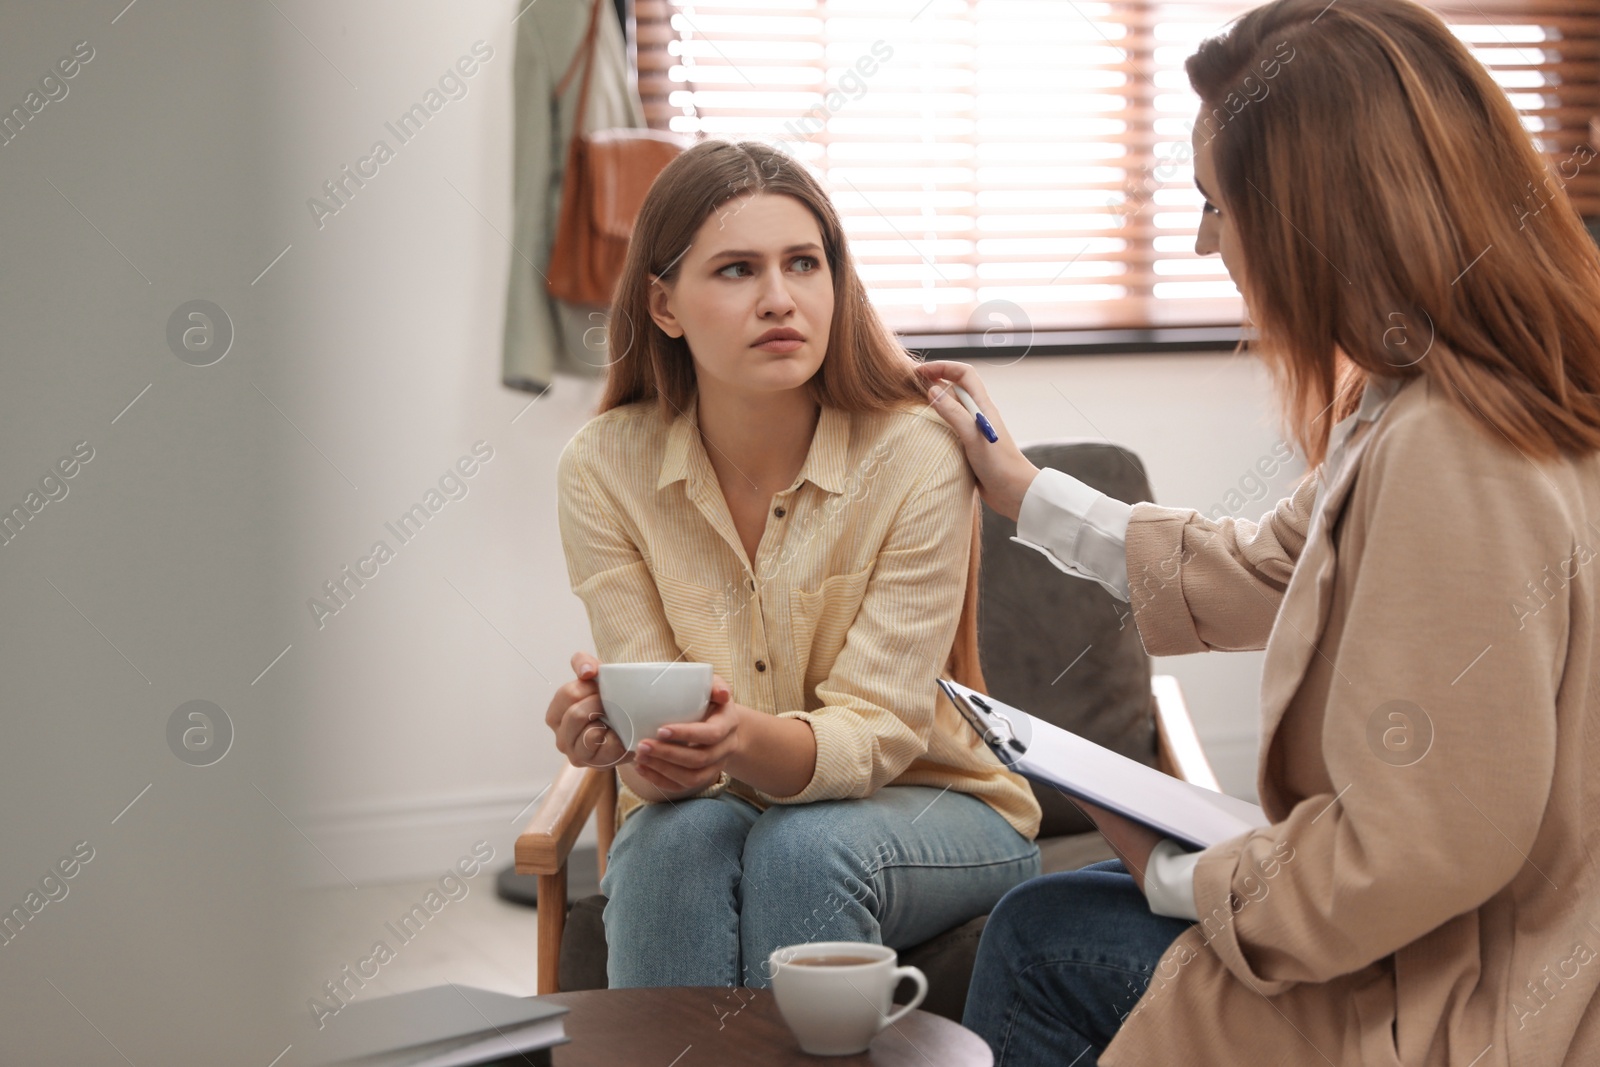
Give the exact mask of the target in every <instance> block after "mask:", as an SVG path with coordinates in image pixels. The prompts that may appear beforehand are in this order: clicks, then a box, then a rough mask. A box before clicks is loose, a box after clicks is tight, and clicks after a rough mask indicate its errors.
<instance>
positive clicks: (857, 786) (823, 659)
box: [546, 141, 1039, 987]
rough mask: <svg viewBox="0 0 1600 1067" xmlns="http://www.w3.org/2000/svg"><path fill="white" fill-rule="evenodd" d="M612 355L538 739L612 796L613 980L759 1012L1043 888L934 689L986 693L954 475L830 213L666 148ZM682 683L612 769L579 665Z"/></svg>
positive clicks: (613, 332) (754, 168) (566, 523)
mask: <svg viewBox="0 0 1600 1067" xmlns="http://www.w3.org/2000/svg"><path fill="white" fill-rule="evenodd" d="M609 331H610V336H609V342H610V348H611V351H612V353H613V355H614V358H615V363H614V364H613V365H612V366H611V368H610V370H609V378H608V381H607V385H606V392H605V396H604V399H603V400H602V402H601V405H600V408H601V413H600V414H599V415H598V416H597V417H596V418H595V419H593V420H592V421H591V422H590V423H589V424H588V425H586V426H585V427H584V428H583V429H582V430H580V431H579V432H578V434H577V435H576V436H575V437H574V438H573V439H572V441H571V442H570V443H569V444H568V446H567V448H566V450H565V451H564V452H563V454H562V457H561V463H560V470H559V483H560V485H559V491H560V501H561V531H562V541H563V546H564V548H565V551H566V556H567V565H568V571H569V574H570V577H571V580H572V586H573V589H574V591H575V592H577V594H578V595H579V597H581V598H582V599H583V601H584V604H585V606H586V607H587V609H588V613H589V621H590V625H591V629H592V631H593V635H594V640H595V646H596V650H597V652H598V654H599V655H598V658H596V657H594V656H589V655H588V654H586V653H579V654H578V655H576V656H574V657H573V661H572V663H573V670H574V673H575V674H576V676H577V677H576V678H575V679H574V680H573V681H571V682H568V683H566V684H564V685H563V686H561V688H560V689H559V690H558V691H557V693H556V695H555V697H554V698H553V700H552V701H551V703H550V706H549V709H548V712H547V715H546V721H547V722H548V724H549V725H550V727H551V729H552V730H553V731H554V732H555V736H556V744H557V746H558V747H559V748H560V750H561V751H562V752H563V753H565V754H566V755H567V757H568V759H570V760H571V761H572V762H573V763H574V764H577V765H580V766H593V767H613V766H615V767H616V768H617V772H618V774H619V776H620V779H621V788H620V800H619V804H618V818H619V821H620V826H619V828H618V831H617V836H616V839H615V841H614V842H613V844H612V846H611V851H610V854H609V857H608V860H607V866H606V875H605V878H604V880H603V882H602V885H601V888H602V890H603V891H604V892H605V893H606V895H607V897H608V898H609V904H608V905H607V907H606V911H605V924H606V940H607V943H608V947H609V954H608V977H609V980H610V984H611V985H612V986H614V987H617V986H644V985H703V986H729V985H749V986H765V985H766V984H768V982H769V981H770V979H771V975H770V974H768V973H766V972H767V969H768V968H767V961H768V960H769V957H770V956H771V954H772V952H773V951H774V950H775V949H777V948H779V947H781V946H786V945H792V944H795V943H797V942H806V941H858V942H869V943H882V944H885V945H888V946H890V947H893V948H904V947H908V946H910V945H914V944H917V943H919V942H920V941H923V940H926V939H927V938H929V937H932V936H934V935H935V934H938V933H940V932H942V931H944V930H946V929H949V928H950V927H952V926H955V925H958V924H960V923H962V922H964V921H966V920H967V919H969V918H972V917H974V916H977V915H982V914H984V913H985V912H986V911H988V910H989V908H990V907H991V906H992V905H993V904H994V902H995V901H997V900H998V899H999V898H1000V896H1001V895H1002V894H1004V893H1005V891H1006V890H1008V889H1010V888H1011V887H1012V886H1014V885H1016V884H1018V883H1019V882H1021V881H1022V880H1024V879H1026V878H1028V877H1030V876H1032V875H1033V874H1035V873H1037V871H1038V869H1039V859H1038V848H1037V846H1035V845H1034V843H1033V838H1034V836H1035V835H1036V833H1037V832H1038V823H1039V809H1038V805H1037V804H1036V802H1035V801H1034V799H1033V796H1032V793H1031V791H1030V790H1029V788H1028V786H1027V783H1025V782H1024V781H1023V780H1022V779H1020V778H1018V777H1017V776H1016V775H1014V774H1012V773H1010V772H1009V771H1007V770H1005V768H1003V767H1002V766H1001V765H1000V763H999V761H998V760H996V759H995V758H994V756H993V755H992V754H991V753H990V752H989V750H988V749H987V748H986V747H985V746H984V745H983V744H982V743H981V741H980V739H979V738H978V737H977V735H976V734H975V733H974V732H973V731H972V730H971V728H970V727H968V726H967V725H966V723H965V722H964V721H963V720H962V719H961V717H960V715H959V713H958V712H957V711H956V710H955V708H954V707H952V706H951V705H950V704H949V703H948V701H946V700H944V698H943V697H942V696H941V695H940V694H939V691H938V689H937V687H936V686H935V685H934V680H935V679H936V678H937V677H939V676H940V675H941V673H942V672H944V673H947V676H950V677H954V678H955V679H957V680H959V681H964V682H966V683H967V684H971V685H974V686H981V685H982V675H981V672H980V671H979V669H978V662H977V631H976V584H977V570H976V568H977V556H976V545H977V539H976V533H977V519H978V513H977V510H976V509H977V506H978V505H977V500H976V495H975V492H974V484H973V479H972V473H971V471H970V469H969V468H968V467H967V464H966V461H965V459H964V458H963V455H962V451H961V445H960V443H959V441H958V440H957V438H956V435H955V434H953V433H951V432H950V430H949V428H948V427H947V426H945V425H944V423H943V421H942V420H941V419H940V418H939V417H938V415H937V414H936V413H934V412H933V411H932V410H930V409H929V407H928V405H927V402H926V400H925V398H924V396H923V390H922V387H921V385H920V384H919V383H918V380H917V378H916V375H915V370H914V368H915V363H914V361H913V360H912V359H911V358H910V356H909V355H907V353H906V352H905V351H904V349H903V348H901V346H900V345H899V344H898V343H897V342H896V341H895V339H894V337H893V335H892V334H891V333H890V332H889V331H888V330H887V329H886V328H885V327H884V326H883V324H882V323H881V321H880V320H879V319H878V317H877V315H876V314H875V312H874V311H873V309H872V306H871V305H870V303H868V300H867V297H866V291H865V288H864V287H863V285H862V283H861V281H860V279H859V278H858V277H857V275H856V272H855V268H854V266H853V264H852V261H851V258H850V253H849V248H848V246H847V245H846V242H845V239H844V234H843V228H842V226H841V224H840V221H839V217H838V214H837V213H836V212H835V210H834V208H833V206H832V204H831V203H829V201H828V198H827V196H826V195H825V194H824V193H823V192H822V190H821V188H820V187H819V186H818V185H817V183H816V181H815V180H814V179H813V178H812V177H811V176H810V175H809V174H808V173H807V172H806V171H805V169H804V168H803V167H801V166H800V165H799V164H797V163H795V162H794V161H793V160H791V159H790V158H788V157H787V156H785V155H783V154H782V153H780V152H778V151H776V150H774V149H772V148H769V147H767V146H765V145H761V144H756V143H742V144H729V143H726V142H719V141H706V142H702V143H700V144H698V145H696V146H694V147H693V148H691V149H689V150H688V151H686V152H685V153H684V154H683V155H682V156H680V157H679V158H678V159H676V160H675V161H674V162H673V163H672V164H671V165H669V166H668V167H667V168H666V170H664V171H663V172H662V174H661V175H660V176H659V177H658V178H657V179H656V182H655V184H654V185H653V186H652V188H651V191H650V194H649V196H648V198H647V200H646V202H645V204H644V206H643V209H642V210H641V213H640V216H639V219H638V222H637V224H636V227H635V231H634V235H633V238H632V242H631V244H630V248H629V255H628V261H627V265H626V267H625V270H624V274H623V277H622V278H621V280H620V281H619V283H618V288H617V295H616V298H615V301H614V303H613V306H612V314H611V322H610V327H609ZM683 661H692V662H697V663H706V664H711V665H712V666H713V667H714V668H715V672H716V676H715V678H714V680H713V683H712V692H711V699H710V706H709V709H708V712H707V714H706V715H705V717H704V719H703V721H698V722H684V723H676V724H672V725H669V726H667V727H665V728H663V729H662V730H660V732H659V734H658V736H656V737H646V738H642V739H640V740H639V742H638V744H637V745H636V747H635V748H634V749H633V750H632V751H628V750H626V749H625V748H624V746H623V744H622V743H621V741H620V740H619V738H618V737H617V736H616V732H615V731H614V730H612V729H610V728H609V727H608V726H607V725H606V723H605V722H604V721H603V720H602V719H601V716H602V712H603V707H602V703H601V692H600V689H601V687H600V686H598V685H597V684H596V677H597V672H598V671H599V669H600V664H601V663H627V662H646V663H661V664H667V663H672V662H683ZM601 681H602V682H603V679H601ZM630 732H631V731H630Z"/></svg>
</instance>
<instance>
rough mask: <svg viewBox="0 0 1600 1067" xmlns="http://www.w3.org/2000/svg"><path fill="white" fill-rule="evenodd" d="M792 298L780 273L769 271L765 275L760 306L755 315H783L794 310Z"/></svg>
mask: <svg viewBox="0 0 1600 1067" xmlns="http://www.w3.org/2000/svg"><path fill="white" fill-rule="evenodd" d="M794 306H795V304H794V297H793V296H792V295H791V294H790V293H789V285H788V282H787V281H786V280H785V278H784V276H783V272H782V271H771V272H769V273H768V274H767V279H766V281H765V282H764V283H763V284H762V286H761V296H760V305H759V306H758V307H757V308H756V313H757V314H759V315H765V314H767V313H768V312H773V313H776V314H780V315H781V314H783V313H785V312H788V311H792V310H793V309H794Z"/></svg>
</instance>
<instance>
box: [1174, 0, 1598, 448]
mask: <svg viewBox="0 0 1600 1067" xmlns="http://www.w3.org/2000/svg"><path fill="white" fill-rule="evenodd" d="M1285 57H1287V58H1285ZM1186 69H1187V71H1188V75H1189V81H1190V83H1191V84H1192V85H1193V86H1194V89H1195V92H1196V93H1198V94H1199V96H1200V98H1201V100H1202V101H1203V102H1204V105H1205V113H1204V117H1203V121H1202V126H1203V128H1204V135H1205V136H1208V137H1210V138H1211V143H1212V144H1213V145H1214V148H1213V160H1214V162H1215V169H1216V174H1217V183H1218V185H1219V188H1218V189H1216V190H1212V193H1213V195H1215V196H1216V197H1218V199H1220V200H1221V202H1222V203H1221V205H1220V206H1222V208H1223V210H1224V211H1226V212H1228V213H1230V214H1231V215H1232V217H1233V219H1234V220H1235V223H1236V227H1237V232H1238V237H1239V244H1240V249H1241V253H1240V254H1241V257H1242V258H1243V260H1244V264H1243V271H1242V273H1243V274H1244V275H1245V277H1244V278H1243V279H1241V281H1240V288H1241V290H1242V291H1243V293H1244V296H1245V300H1246V304H1247V305H1248V307H1249V310H1250V314H1251V317H1252V319H1253V320H1254V323H1255V325H1256V327H1257V333H1258V340H1257V342H1256V343H1255V344H1254V345H1253V346H1252V350H1253V351H1256V352H1258V353H1259V354H1261V355H1262V356H1263V357H1264V359H1265V362H1266V363H1267V365H1268V367H1269V368H1270V369H1271V370H1272V372H1273V377H1274V378H1275V379H1276V382H1277V385H1278V395H1279V397H1280V402H1281V405H1282V410H1283V416H1284V421H1285V423H1286V424H1287V428H1288V430H1289V432H1290V433H1291V434H1292V435H1293V436H1294V437H1295V439H1296V441H1297V443H1298V444H1299V445H1300V447H1301V449H1302V451H1303V452H1304V454H1305V456H1306V459H1307V461H1308V463H1310V464H1311V465H1312V466H1315V465H1316V464H1318V463H1320V462H1321V461H1322V459H1323V458H1324V455H1325V453H1326V450H1327V442H1328V433H1329V430H1330V429H1331V428H1332V426H1333V424H1334V423H1336V422H1337V421H1339V420H1340V419H1342V418H1344V417H1345V416H1346V415H1348V414H1349V413H1350V412H1352V411H1353V410H1354V409H1355V407H1356V405H1357V403H1358V402H1359V399H1360V394H1361V389H1362V387H1363V386H1364V385H1365V383H1366V381H1367V378H1368V376H1375V377H1382V378H1401V379H1410V378H1413V377H1416V376H1418V375H1424V376H1426V377H1428V378H1429V379H1430V380H1431V381H1433V382H1434V383H1436V384H1438V385H1439V386H1440V392H1441V393H1442V394H1443V395H1444V396H1446V397H1448V398H1449V399H1450V401H1451V402H1452V403H1454V404H1456V405H1457V406H1459V407H1460V408H1461V409H1462V410H1463V411H1464V412H1467V413H1470V415H1471V416H1472V417H1474V418H1475V419H1477V420H1479V422H1480V423H1481V424H1483V425H1485V428H1486V429H1487V430H1489V431H1490V432H1497V433H1498V434H1499V435H1503V437H1504V439H1505V440H1508V441H1509V442H1510V443H1511V444H1512V445H1514V446H1515V447H1517V448H1518V449H1521V450H1522V451H1523V452H1524V453H1525V454H1527V455H1529V456H1532V457H1540V458H1554V457H1556V456H1557V455H1559V454H1562V453H1568V454H1576V455H1582V454H1586V453H1588V452H1591V451H1594V450H1596V449H1600V250H1597V248H1596V246H1595V243H1594V241H1593V240H1592V239H1591V238H1590V237H1589V235H1588V233H1587V232H1586V231H1585V230H1584V227H1583V223H1582V220H1581V219H1580V218H1579V216H1578V213H1577V211H1576V209H1575V208H1574V207H1573V205H1572V203H1571V201H1570V200H1569V199H1568V198H1567V196H1566V194H1565V192H1564V191H1562V190H1561V189H1560V176H1559V175H1556V174H1552V173H1551V171H1550V170H1549V169H1547V167H1546V164H1545V161H1544V159H1543V157H1541V156H1540V154H1539V152H1538V151H1537V150H1536V149H1535V148H1534V146H1533V144H1532V142H1531V141H1530V139H1529V137H1528V135H1527V133H1525V132H1524V130H1523V127H1522V124H1521V122H1520V121H1519V120H1518V117H1517V113H1516V110H1515V109H1514V108H1513V107H1512V105H1511V103H1510V101H1509V100H1507V98H1506V96H1505V94H1504V93H1503V92H1502V91H1501V90H1500V88H1499V86H1498V85H1497V84H1496V83H1495V81H1494V79H1493V78H1492V77H1491V76H1490V75H1489V73H1488V71H1486V70H1485V69H1484V68H1483V66H1482V65H1481V64H1480V63H1479V62H1478V61H1477V60H1476V59H1474V58H1473V56H1472V55H1471V53H1470V52H1469V51H1468V50H1467V48H1466V46H1465V45H1463V44H1462V43H1461V42H1460V41H1459V40H1458V39H1457V38H1456V36H1455V35H1454V34H1453V33H1452V32H1451V31H1450V30H1449V28H1448V27H1447V26H1446V25H1445V24H1444V22H1443V21H1442V20H1441V19H1440V18H1439V17H1438V16H1437V15H1435V14H1434V13H1432V12H1431V11H1428V10H1427V9H1425V8H1423V7H1421V6H1419V5H1418V4H1415V3H1412V2H1410V0H1338V2H1337V3H1334V4H1329V3H1328V2H1327V0H1275V2H1273V3H1268V4H1264V5H1262V6H1261V7H1258V8H1255V9H1254V10H1252V11H1250V12H1248V13H1247V14H1245V15H1243V16H1242V17H1240V18H1239V19H1238V20H1237V21H1236V22H1234V23H1233V24H1232V25H1231V26H1230V27H1229V28H1228V29H1227V30H1226V31H1225V32H1224V33H1222V34H1221V35H1220V36H1218V37H1215V38H1212V39H1211V40H1208V41H1206V42H1205V43H1203V44H1202V45H1201V46H1200V48H1199V49H1198V51H1196V52H1195V54H1194V55H1192V56H1191V57H1189V59H1188V62H1187V63H1186ZM1589 158H1591V159H1592V158H1593V157H1592V156H1590V157H1589ZM1584 162H1587V160H1585V161H1584ZM1565 176H1566V177H1568V178H1570V177H1571V175H1570V174H1567V175H1565ZM1551 179H1555V181H1554V182H1553V183H1552V182H1551ZM1552 187H1553V188H1555V190H1556V195H1555V197H1554V200H1553V201H1552V202H1550V203H1548V205H1545V199H1546V198H1545V197H1543V196H1542V194H1541V195H1536V194H1535V192H1534V190H1545V189H1547V188H1552ZM1541 206H1542V208H1543V209H1542V210H1539V209H1540V208H1541ZM1424 353H1426V354H1424Z"/></svg>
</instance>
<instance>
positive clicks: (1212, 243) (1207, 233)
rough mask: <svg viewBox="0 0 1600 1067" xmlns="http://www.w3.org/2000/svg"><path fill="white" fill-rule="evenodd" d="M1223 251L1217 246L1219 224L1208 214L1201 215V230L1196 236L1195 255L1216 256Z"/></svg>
mask: <svg viewBox="0 0 1600 1067" xmlns="http://www.w3.org/2000/svg"><path fill="white" fill-rule="evenodd" d="M1220 251H1221V247H1220V246H1219V245H1218V244H1217V222H1216V220H1215V219H1213V218H1212V217H1211V215H1210V213H1208V212H1202V213H1201V215H1200V229H1199V230H1198V231H1197V232H1196V233H1195V235H1194V254H1195V255H1197V256H1214V255H1216V254H1217V253H1218V252H1220Z"/></svg>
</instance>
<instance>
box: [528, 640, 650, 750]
mask: <svg viewBox="0 0 1600 1067" xmlns="http://www.w3.org/2000/svg"><path fill="white" fill-rule="evenodd" d="M572 673H573V674H574V675H576V676H577V677H575V678H574V679H573V680H572V681H570V682H568V683H566V684H565V685H563V686H560V687H559V688H557V689H556V692H555V696H553V697H551V698H550V707H549V708H548V709H546V711H545V713H544V721H545V725H546V726H549V727H550V729H551V730H552V731H554V733H555V735H556V748H558V749H560V750H561V754H562V755H564V756H566V757H567V760H568V762H570V763H571V764H572V765H573V766H574V767H615V766H616V765H618V764H619V763H627V762H628V761H630V760H632V759H633V756H632V754H631V753H629V752H628V751H627V750H626V749H624V748H623V747H622V739H621V738H619V737H618V736H617V735H616V732H615V731H614V730H612V729H611V728H610V727H608V726H607V725H606V724H605V723H604V722H603V721H602V720H601V716H602V715H603V714H604V713H605V711H604V708H602V707H601V704H600V683H599V682H598V681H597V679H598V678H599V676H600V661H599V660H597V659H595V658H594V657H593V656H591V655H589V654H588V653H587V652H575V653H573V656H572Z"/></svg>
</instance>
